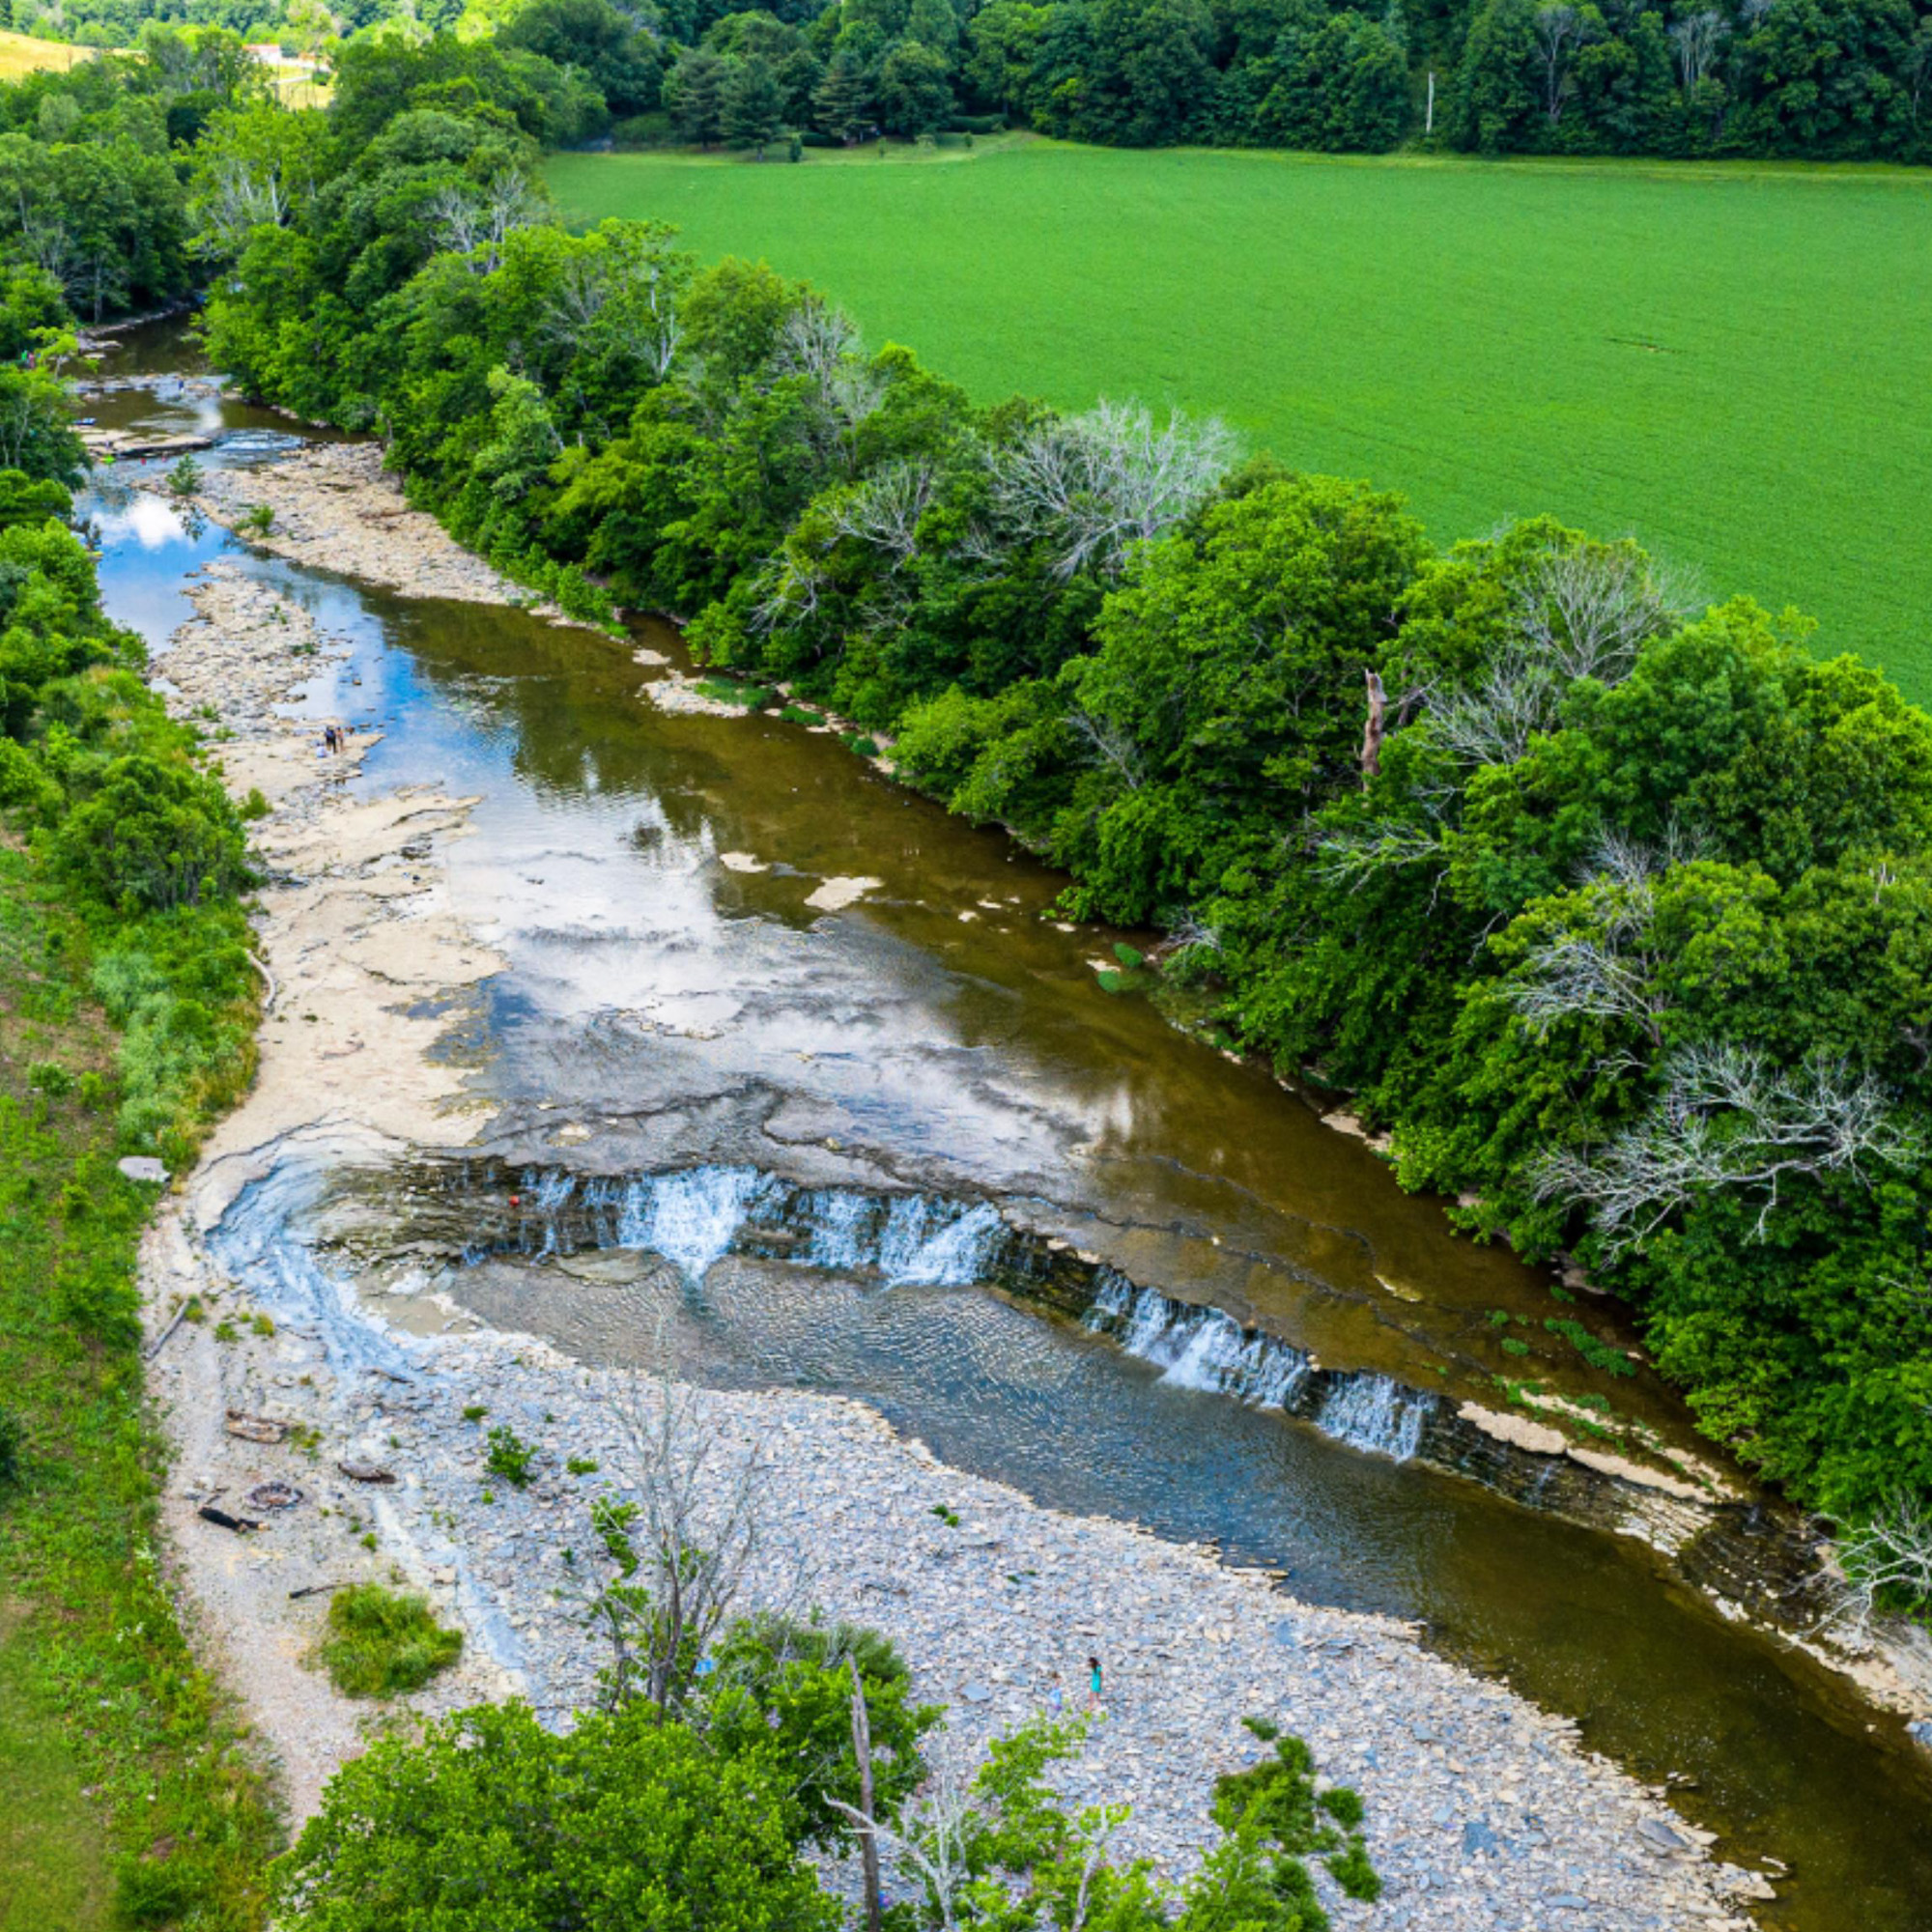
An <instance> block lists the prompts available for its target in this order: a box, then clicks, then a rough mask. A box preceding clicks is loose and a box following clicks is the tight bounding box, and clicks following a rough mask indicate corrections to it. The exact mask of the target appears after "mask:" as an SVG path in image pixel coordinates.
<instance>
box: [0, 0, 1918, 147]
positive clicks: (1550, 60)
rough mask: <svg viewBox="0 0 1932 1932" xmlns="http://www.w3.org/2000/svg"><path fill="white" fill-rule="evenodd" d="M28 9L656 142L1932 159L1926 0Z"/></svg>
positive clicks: (452, 2) (24, 1)
mask: <svg viewBox="0 0 1932 1932" xmlns="http://www.w3.org/2000/svg"><path fill="white" fill-rule="evenodd" d="M11 6H12V13H11V19H12V22H13V24H14V26H16V27H18V28H20V29H22V30H28V31H34V32H40V33H56V34H59V35H61V36H63V37H66V38H79V39H82V40H87V41H91V42H93V43H97V44H100V45H119V46H128V45H131V44H133V43H135V42H136V40H137V38H138V36H139V35H140V34H141V32H142V31H143V28H144V25H145V24H146V23H148V22H150V21H151V20H161V21H174V22H190V23H194V24H198V25H212V26H217V27H221V28H224V29H230V30H234V31H236V32H237V33H239V34H241V35H243V36H246V37H248V38H256V37H261V38H266V39H272V40H279V41H280V42H282V43H284V44H285V45H286V46H287V47H288V48H289V49H290V50H291V51H292V52H293V51H296V50H298V49H299V50H305V51H308V52H316V51H319V50H322V49H324V48H326V47H328V46H331V45H332V44H333V42H334V40H335V38H336V37H337V36H342V37H347V38H348V39H350V40H351V41H352V42H353V41H354V40H355V39H357V38H362V39H366V38H369V37H371V36H377V37H381V36H384V35H395V34H400V35H403V36H405V37H407V38H411V39H413V40H416V41H418V42H420V41H421V40H424V39H426V38H428V37H429V36H431V35H432V34H434V33H438V32H460V33H461V35H462V37H464V38H466V39H471V38H479V37H487V36H488V35H490V34H492V33H495V34H497V35H498V36H501V37H503V38H505V39H506V40H509V41H512V42H515V43H520V44H522V45H525V46H527V47H529V48H532V49H533V50H535V51H537V52H540V53H543V54H546V55H548V56H549V57H551V58H552V59H554V60H555V61H556V62H557V63H558V64H559V65H562V66H564V67H566V68H569V69H570V70H571V71H573V72H576V73H588V74H590V75H591V76H592V77H593V78H594V79H595V80H596V82H597V84H598V86H599V88H600V90H601V91H602V92H603V93H604V94H605V95H606V97H607V99H608V104H609V107H610V110H611V115H612V116H613V117H614V118H615V120H616V122H617V123H618V125H619V128H620V131H622V132H625V133H627V134H628V135H629V136H630V137H631V138H637V139H661V138H667V137H671V136H674V137H675V138H678V139H681V140H685V141H692V142H699V143H706V144H709V143H714V142H732V143H735V144H737V145H741V146H748V147H749V146H759V145H762V144H764V143H766V142H769V141H771V140H772V139H774V138H776V137H777V136H778V135H779V134H780V133H781V131H784V132H788V133H794V134H796V135H798V136H799V138H800V139H801V140H809V139H813V138H816V139H830V140H841V141H843V140H852V139H857V138H860V137H861V136H863V135H866V134H869V133H874V132H883V133H885V134H888V135H892V136H897V137H901V138H915V137H918V136H920V135H923V134H930V133H933V132H936V131H939V130H942V129H946V128H954V129H964V130H966V131H979V130H982V129H984V128H991V127H995V126H999V125H1003V124H1005V123H1007V122H1011V123H1015V124H1019V125H1024V126H1028V127H1032V128H1037V129H1039V130H1040V131H1041V132H1043V133H1047V134H1054V135H1059V136H1064V137H1065V138H1066V139H1069V140H1077V141H1094V142H1101V143H1107V144H1113V145H1122V146H1129V147H1150V146H1162V145H1170V144H1175V143H1183V142H1192V143H1201V144H1215V145H1220V146H1234V147H1279V148H1307V149H1326V150H1337V151H1344V150H1346V151H1366V152H1380V151H1383V150H1387V149H1391V148H1394V147H1397V146H1399V145H1401V144H1403V143H1405V142H1412V141H1423V142H1426V143H1429V144H1433V145H1437V146H1445V147H1448V148H1452V149H1460V150H1464V151H1472V152H1478V153H1482V154H1551V155H1667V156H1792V157H1804V158H1810V159H1818V160H1872V159H1889V160H1903V161H1924V160H1927V159H1928V158H1932V14H1924V15H1921V14H1920V13H1919V12H1918V8H1917V6H1916V5H1915V4H1914V0H1737V4H1730V0H1726V4H1723V5H1710V6H1701V7H1700V6H1697V5H1694V4H1692V0H1682V4H1678V5H1675V6H1671V7H1652V6H1646V5H1643V4H1641V0H1607V4H1605V5H1601V6H1599V5H1596V4H1592V0H1581V4H1574V3H1573V0H1407V4H1406V5H1405V0H1387V5H1386V6H1385V7H1376V6H1374V5H1371V6H1369V7H1366V8H1354V7H1347V6H1335V5H1330V4H1328V0H1038V4H1036V0H980V3H979V4H976V0H777V4H776V5H775V6H773V7H772V8H771V9H770V10H769V11H761V12H749V11H739V10H736V9H734V8H733V6H732V0H638V4H636V5H634V6H630V7H626V8H623V9H615V8H613V7H611V6H610V5H608V4H606V0H550V4H548V5H547V6H546V7H545V8H543V9H542V10H540V14H541V17H540V18H532V17H531V15H530V13H529V11H528V10H517V9H515V8H513V7H512V6H511V5H509V4H508V0H470V4H469V5H468V6H459V5H457V4H456V0H353V4H349V5H346V6H343V7H337V8H331V7H328V6H327V5H326V4H325V0H158V4H156V0H11ZM0 24H6V22H5V20H4V19H0ZM661 83H662V87H661ZM586 131H601V128H599V129H597V130H586Z"/></svg>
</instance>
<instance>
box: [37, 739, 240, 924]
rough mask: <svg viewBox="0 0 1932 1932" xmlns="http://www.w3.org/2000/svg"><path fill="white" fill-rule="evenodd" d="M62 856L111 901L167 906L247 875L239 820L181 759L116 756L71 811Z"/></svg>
mask: <svg viewBox="0 0 1932 1932" xmlns="http://www.w3.org/2000/svg"><path fill="white" fill-rule="evenodd" d="M56 847H57V850H58V853H59V857H60V860H61V863H62V864H63V865H64V867H66V869H67V870H68V872H69V873H70V874H71V876H72V877H74V878H76V879H78V880H80V881H81V882H82V883H84V884H85V885H87V886H88V887H90V888H91V889H92V890H93V891H94V893H95V894H96V895H98V896H99V898H101V899H102V900H103V901H105V902H106V903H107V904H108V905H112V906H118V907H122V908H124V909H128V910H150V911H156V912H166V911H170V910H172V909H173V908H175V907H177V906H192V905H199V904H200V903H201V902H202V900H203V899H204V898H221V897H231V896H233V895H235V894H236V893H238V892H239V891H241V888H242V887H244V886H245V885H247V884H248V883H249V872H248V861H247V852H246V848H245V847H244V845H243V843H242V838H241V825H240V823H239V822H238V820H237V819H236V816H235V810H234V808H233V807H232V806H231V805H230V804H229V803H228V799H227V797H226V795H225V794H224V793H223V792H222V790H221V787H220V786H219V785H217V784H216V783H215V782H214V781H213V779H209V778H204V777H203V776H202V775H201V774H200V773H199V772H195V771H191V770H189V769H188V768H187V767H186V766H185V765H178V764H172V763H168V764H164V763H162V762H161V760H159V759H158V758H151V757H148V756H145V755H143V754H140V753H136V754H135V755H133V756H131V757H126V758H116V759H115V760H114V762H113V763H112V764H111V765H109V766H108V767H107V774H106V777H105V779H104V781H102V783H101V785H100V787H99V790H98V791H96V792H95V793H94V795H93V796H92V797H91V798H89V799H88V800H87V801H86V803H85V804H83V805H79V806H76V807H75V808H74V810H72V811H71V812H70V813H69V814H68V817H67V822H66V823H65V824H64V825H63V826H62V827H61V829H60V832H59V834H58V837H57V838H56Z"/></svg>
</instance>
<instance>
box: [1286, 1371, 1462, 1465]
mask: <svg viewBox="0 0 1932 1932" xmlns="http://www.w3.org/2000/svg"><path fill="white" fill-rule="evenodd" d="M1434 1407H1435V1398H1434V1397H1432V1396H1426V1395H1417V1394H1416V1393H1415V1392H1414V1390H1412V1389H1406V1388H1404V1387H1403V1386H1402V1384H1401V1383H1400V1382H1392V1381H1390V1380H1389V1378H1387V1377H1386V1376H1350V1377H1347V1378H1344V1379H1342V1380H1341V1381H1339V1382H1338V1383H1337V1385H1336V1386H1335V1387H1333V1388H1331V1389H1330V1390H1329V1392H1328V1394H1327V1397H1326V1398H1325V1399H1324V1400H1323V1402H1322V1404H1321V1407H1320V1408H1319V1409H1317V1410H1316V1412H1315V1418H1314V1420H1315V1426H1316V1428H1317V1429H1319V1430H1321V1432H1322V1434H1323V1435H1332V1436H1334V1438H1335V1439H1336V1440H1337V1441H1338V1442H1346V1443H1348V1444H1349V1446H1350V1448H1351V1449H1362V1450H1367V1451H1368V1452H1369V1453H1371V1454H1372V1455H1377V1456H1390V1457H1393V1458H1394V1459H1395V1461H1396V1462H1398V1463H1406V1462H1407V1461H1408V1460H1409V1458H1410V1457H1411V1456H1413V1455H1414V1454H1415V1452H1416V1450H1417V1449H1419V1448H1420V1447H1421V1446H1422V1426H1423V1424H1424V1423H1425V1422H1427V1421H1428V1420H1429V1414H1430V1411H1431V1409H1433V1408H1434Z"/></svg>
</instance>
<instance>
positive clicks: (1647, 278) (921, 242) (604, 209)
mask: <svg viewBox="0 0 1932 1932" xmlns="http://www.w3.org/2000/svg"><path fill="white" fill-rule="evenodd" d="M906 152H907V151H904V150H900V151H897V152H896V153H895V157H894V158H893V159H891V160H887V161H881V160H879V159H877V158H876V151H874V150H866V151H863V152H862V153H860V154H858V155H855V156H845V155H838V156H827V155H824V154H820V153H817V152H812V153H811V154H810V158H809V159H808V161H807V162H806V164H804V165H802V166H789V165H786V164H784V163H781V162H768V163H765V164H763V165H758V164H756V163H753V162H751V161H749V160H745V159H740V158H738V157H735V156H734V157H731V158H728V159H726V158H723V157H710V158H701V157H697V156H681V155H658V154H639V155H604V156H599V155H571V156H559V157H558V158H557V159H556V160H554V162H553V163H552V165H551V170H550V175H551V182H552V185H553V187H554V190H555V193H556V195H557V197H558V199H559V201H560V202H561V204H562V205H563V207H564V209H565V211H566V212H567V213H568V214H569V215H570V216H571V217H572V219H574V220H579V221H586V222H587V221H591V220H595V219H597V218H599V217H601V216H603V215H606V214H630V215H655V216H660V217H663V218H665V219H668V220H671V221H674V222H676V223H678V224H679V225H680V226H681V228H682V229H683V231H684V233H685V236H686V238H687V240H688V241H689V243H690V245H691V246H692V247H693V248H695V249H696V251H697V252H698V253H699V254H701V255H703V256H705V257H715V256H718V255H721V254H725V253H727V252H731V253H738V254H743V255H750V256H753V257H757V256H762V257H764V258H766V259H767V260H769V261H770V262H771V263H772V264H773V266H774V267H776V268H779V269H781V270H785V271H786V272H788V273H792V274H796V275H802V276H805V277H807V278H809V279H810V280H811V281H813V282H814V283H816V284H818V285H819V286H820V287H822V288H824V289H825V290H827V291H828V292H829V293H830V294H832V295H833V296H834V297H836V298H838V300H839V301H840V302H842V303H843V304H844V305H845V306H846V307H848V308H849V309H850V310H851V311H852V312H853V314H854V315H856V316H857V317H858V319H859V320H860V322H861V324H862V325H863V327H865V329H866V331H867V337H868V339H870V340H872V341H874V342H883V341H888V340H891V341H899V342H904V343H907V344H909V345H910V346H911V347H913V348H914V349H916V350H917V351H918V352H919V354H920V355H921V357H922V359H923V360H924V361H925V362H926V363H927V364H928V365H929V366H931V367H933V368H934V369H936V370H938V371H940V372H941V373H943V374H945V375H949V376H951V377H952V378H954V379H955V380H957V381H959V382H961V383H963V384H965V385H966V386H967V387H968V388H969V389H970V390H971V391H972V392H973V393H974V394H975V395H976V396H977V397H980V398H981V399H991V398H994V397H997V396H1000V395H1004V394H1007V393H1009V392H1011V391H1012V390H1014V389H1023V390H1026V391H1028V392H1031V393H1034V394H1037V395H1042V396H1045V397H1047V398H1049V399H1051V400H1052V401H1054V402H1056V403H1059V404H1063V405H1067V406H1080V405H1084V404H1086V403H1089V402H1091V401H1092V400H1093V399H1094V397H1096V396H1100V395H1107V396H1115V397H1120V396H1127V395H1136V396H1139V397H1141V398H1142V399H1144V400H1146V401H1149V402H1152V403H1165V402H1169V401H1172V402H1175V403H1179V404H1181V405H1183V406H1185V407H1187V408H1189V409H1192V410H1214V411H1218V412H1220V413H1222V414H1223V415H1224V416H1226V417H1227V418H1228V419H1229V420H1231V421H1232V422H1234V423H1235V424H1236V425H1237V426H1238V427H1239V428H1240V429H1241V430H1242V431H1243V432H1244V434H1245V435H1246V436H1247V437H1248V439H1249V440H1250V441H1251V442H1252V443H1253V444H1254V445H1255V446H1258V447H1260V446H1265V447H1269V448H1272V449H1273V450H1274V451H1275V452H1276V453H1277V454H1278V455H1280V456H1281V457H1282V458H1284V459H1285V460H1286V461H1289V462H1291V463H1293V464H1295V465H1297V466H1299V467H1301V468H1305V469H1317V470H1328V471H1336V472H1340V473H1342V474H1346V475H1353V476H1366V477H1369V478H1371V479H1373V480H1374V481H1375V482H1376V483H1378V484H1380V485H1382V486H1384V487H1387V488H1391V489H1396V490H1400V491H1402V492H1403V493H1404V494H1405V495H1406V497H1408V499H1409V501H1410V502H1411V504H1412V505H1413V506H1414V507H1415V509H1416V510H1417V512H1418V513H1419V514H1420V515H1421V516H1422V517H1423V518H1424V519H1425V521H1426V522H1427V524H1428V525H1429V527H1430V530H1431V532H1432V534H1434V535H1435V537H1436V538H1438V539H1440V540H1445V541H1446V540H1448V539H1451V538H1455V537H1461V536H1471V535H1479V534H1482V533H1484V532H1486V531H1487V530H1489V529H1490V528H1491V527H1492V526H1494V525H1495V523H1496V522H1497V521H1498V520H1499V519H1501V518H1503V517H1506V516H1509V515H1512V514H1530V513H1533V512H1537V511H1551V512H1554V513H1556V514H1557V515H1559V516H1562V517H1563V518H1565V519H1567V520H1569V521H1571V522H1573V523H1575V524H1577V525H1580V526H1584V527H1586V528H1588V529H1591V530H1593V531H1596V532H1600V533H1603V534H1605V535H1609V534H1621V533H1626V532H1631V533H1634V534H1635V535H1636V536H1638V537H1640V538H1641V539H1642V540H1643V541H1644V542H1645V543H1647V544H1649V545H1650V546H1652V547H1653V548H1654V549H1655V550H1656V551H1658V552H1659V553H1660V554H1662V555H1664V556H1666V557H1667V558H1669V559H1671V560H1672V561H1673V562H1675V563H1676V564H1678V565H1680V566H1682V567H1683V568H1685V569H1686V570H1687V571H1688V572H1689V573H1690V576H1691V579H1692V582H1694V583H1695V585H1696V587H1697V588H1698V589H1699V590H1700V591H1702V592H1705V593H1707V594H1710V595H1719V594H1728V593H1730V592H1732V591H1734V590H1748V591H1750V592H1751V593H1752V594H1753V595H1755V596H1757V597H1758V598H1759V599H1760V600H1762V601H1764V602H1766V603H1768V604H1771V605H1774V606H1782V605H1784V604H1787V603H1790V604H1796V605H1799V606H1801V607H1802V608H1803V609H1804V610H1806V611H1810V612H1811V613H1812V614H1814V615H1815V616H1817V617H1818V618H1819V619H1820V620H1821V624H1822V630H1821V634H1820V637H1819V640H1818V641H1819V643H1820V646H1821V647H1822V648H1824V649H1827V650H1840V649H1856V650H1859V651H1861V652H1862V653H1864V654H1866V655H1868V656H1872V657H1875V658H1876V659H1878V660H1879V661H1880V662H1882V663H1884V664H1885V665H1886V666H1887V667H1888V668H1889V669H1890V670H1891V671H1892V672H1893V674H1894V675H1895V676H1897V677H1898V679H1899V680H1900V682H1901V683H1902V684H1904V685H1905V687H1906V688H1907V689H1908V691H1910V692H1911V694H1912V695H1913V696H1916V697H1919V698H1927V699H1932V542H1928V541H1927V536H1926V526H1927V519H1928V512H1932V408H1928V406H1927V404H1926V401H1925V398H1926V397H1927V395H1928V394H1932V301H1928V300H1927V298H1926V287H1927V282H1926V271H1925V264H1926V262H1927V259H1928V250H1932V177H1927V176H1914V175H1908V174H1905V173H1902V172H1890V171H1881V170H1869V169H1832V170H1818V169H1802V168H1794V167H1767V166H1750V165H1736V166H1726V167H1715V166H1714V167H1702V166H1694V165H1668V164H1634V163H1619V164H1580V163H1572V164H1561V163H1551V164H1538V163H1520V164H1519V163H1507V164H1492V163H1482V162H1473V161H1471V162H1463V161H1444V160H1406V159H1398V160H1338V159H1318V158H1312V157H1302V156H1278V155H1253V154H1205V153H1129V152H1116V151H1106V150H1095V149H1080V148H1069V147H1064V146H1060V145H1057V144H1053V143H1048V142H1035V141H1026V142H1020V143H1011V144H1002V145H997V146H992V147H988V146H985V145H981V146H979V147H976V148H975V149H973V150H972V151H971V152H970V153H969V152H968V151H966V150H964V149H956V148H955V149H948V150H941V151H940V152H939V154H938V155H937V156H931V157H930V158H928V159H927V160H926V161H924V162H923V164H922V163H919V162H911V163H908V162H907V161H905V160H902V159H900V158H899V156H902V155H904V154H905V153H906Z"/></svg>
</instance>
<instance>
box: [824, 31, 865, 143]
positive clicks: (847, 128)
mask: <svg viewBox="0 0 1932 1932" xmlns="http://www.w3.org/2000/svg"><path fill="white" fill-rule="evenodd" d="M811 99H812V105H813V107H814V108H815V109H816V110H817V115H818V125H819V127H820V128H823V129H824V130H825V132H826V133H828V134H830V135H832V136H833V137H834V138H835V139H836V140H839V141H844V142H847V143H850V142H853V141H857V140H861V139H863V138H864V136H865V134H866V132H867V129H868V128H870V127H871V125H872V88H871V83H870V82H869V81H868V80H867V76H866V63H865V62H864V60H862V59H861V58H860V56H859V55H858V54H856V53H854V52H853V51H852V50H851V49H850V48H846V47H841V48H840V49H839V50H838V52H837V53H836V54H834V55H833V56H832V61H831V65H830V66H828V67H827V68H826V70H825V78H824V79H823V80H821V81H820V82H819V83H818V86H817V87H816V89H815V90H814V91H813V93H812V97H811Z"/></svg>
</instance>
